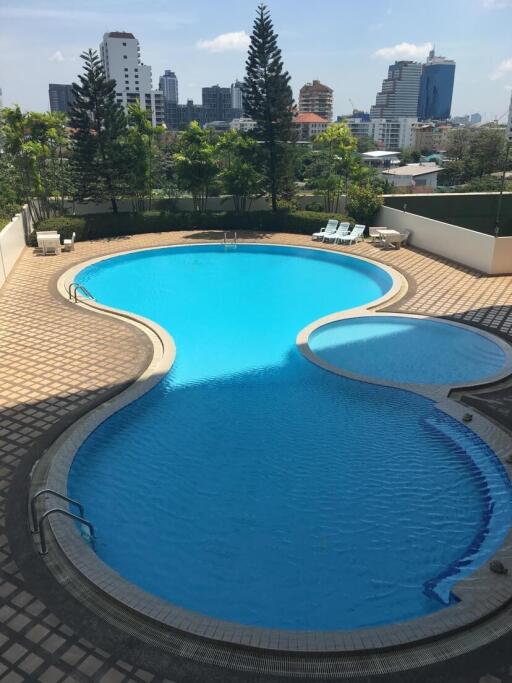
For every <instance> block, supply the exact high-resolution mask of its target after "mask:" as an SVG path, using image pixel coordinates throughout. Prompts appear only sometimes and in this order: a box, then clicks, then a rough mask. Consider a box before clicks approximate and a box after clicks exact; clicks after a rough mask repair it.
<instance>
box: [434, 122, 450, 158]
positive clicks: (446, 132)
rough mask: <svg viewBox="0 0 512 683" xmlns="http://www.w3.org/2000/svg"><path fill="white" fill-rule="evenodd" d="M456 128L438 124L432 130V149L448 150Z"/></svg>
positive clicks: (438, 150)
mask: <svg viewBox="0 0 512 683" xmlns="http://www.w3.org/2000/svg"><path fill="white" fill-rule="evenodd" d="M454 130H455V127H454V126H450V125H444V126H436V127H435V128H434V130H433V132H432V149H434V150H435V151H436V152H446V150H447V149H448V146H449V144H450V136H451V135H452V133H453V131H454Z"/></svg>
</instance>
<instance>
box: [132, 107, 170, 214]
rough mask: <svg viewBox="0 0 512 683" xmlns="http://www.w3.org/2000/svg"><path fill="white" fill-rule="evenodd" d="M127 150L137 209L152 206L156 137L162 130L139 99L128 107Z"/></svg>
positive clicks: (140, 209)
mask: <svg viewBox="0 0 512 683" xmlns="http://www.w3.org/2000/svg"><path fill="white" fill-rule="evenodd" d="M128 126H129V128H128V132H127V134H126V138H125V153H126V155H127V159H128V164H127V166H128V170H127V185H128V188H129V190H130V194H131V195H132V196H134V208H135V209H136V210H137V211H144V210H145V209H146V208H148V209H150V208H151V201H152V197H153V188H154V185H155V177H156V174H157V170H158V166H157V155H158V149H157V145H156V143H157V140H158V137H159V136H160V135H161V133H162V132H163V129H160V128H159V127H155V126H153V124H152V123H151V120H150V115H149V113H148V112H147V111H146V109H144V108H143V107H141V106H140V104H139V103H138V102H135V103H134V104H130V105H129V106H128Z"/></svg>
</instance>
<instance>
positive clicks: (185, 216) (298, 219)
mask: <svg viewBox="0 0 512 683" xmlns="http://www.w3.org/2000/svg"><path fill="white" fill-rule="evenodd" d="M329 218H337V219H338V220H340V221H341V220H350V219H349V218H347V217H346V216H342V215H339V214H338V215H336V214H334V215H333V214H327V213H320V212H317V211H294V212H291V211H290V212H289V211H278V212H277V213H272V212H271V211H250V212H248V213H245V214H243V215H239V214H236V213H234V212H232V211H219V212H211V213H203V214H200V213H194V212H177V213H163V212H161V213H160V212H157V211H146V212H144V213H118V214H112V213H89V214H84V215H83V216H59V217H57V218H48V219H46V220H44V221H41V222H40V223H39V224H38V226H37V228H36V229H37V230H57V231H58V232H59V233H60V235H61V237H63V238H70V237H71V235H72V233H73V232H76V241H77V242H82V241H84V240H94V239H101V238H108V237H121V236H123V235H140V234H143V233H148V232H170V231H173V230H257V231H261V232H293V233H297V234H302V235H307V234H311V233H312V232H314V231H315V230H319V229H320V228H323V227H324V226H325V224H326V223H327V221H328V220H329ZM352 222H353V221H352ZM30 243H31V244H32V246H35V245H36V243H37V240H36V235H35V233H32V235H31V238H30Z"/></svg>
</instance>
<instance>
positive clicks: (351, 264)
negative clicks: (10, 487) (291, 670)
mask: <svg viewBox="0 0 512 683" xmlns="http://www.w3.org/2000/svg"><path fill="white" fill-rule="evenodd" d="M79 280H80V281H81V282H83V283H84V284H86V285H87V287H88V288H89V289H90V290H91V291H92V292H93V293H94V294H95V296H96V297H97V299H98V300H99V301H101V302H102V303H105V304H107V305H110V306H114V307H117V308H122V309H126V310H130V311H133V312H135V313H138V314H141V315H144V316H146V317H148V318H151V319H153V320H155V321H156V322H158V323H159V324H161V325H162V326H164V327H165V328H167V329H168V330H169V331H170V332H171V333H172V334H173V336H174V338H175V341H176V345H177V357H176V361H175V364H174V366H173V368H172V369H171V371H170V372H169V374H168V375H167V376H166V378H165V379H164V380H163V381H162V382H161V383H160V384H159V385H158V386H157V387H155V388H154V389H153V390H152V391H151V392H149V393H148V394H146V395H145V396H143V397H142V398H141V399H139V400H137V401H136V402H134V403H133V404H131V405H129V406H128V407H126V408H124V409H123V410H122V411H120V412H119V413H117V414H115V415H113V416H112V417H110V418H109V419H108V420H107V421H106V422H104V423H103V424H102V425H101V426H100V427H99V428H98V429H97V430H96V431H95V432H94V433H93V434H92V435H91V436H90V437H89V438H88V439H87V440H86V441H85V442H84V444H83V445H82V447H81V448H80V450H79V451H78V453H77V456H76V457H75V460H74V462H73V466H72V470H71V472H70V477H69V494H70V495H71V496H72V497H74V498H78V499H80V500H81V501H82V503H84V505H85V507H86V510H87V514H88V517H89V518H90V519H91V521H92V522H93V523H94V524H95V527H96V533H97V537H98V538H97V543H96V552H97V553H98V555H99V557H100V558H101V559H103V560H104V561H105V562H106V563H107V564H109V565H110V566H111V567H112V568H113V569H114V570H115V571H117V572H119V573H120V574H121V575H122V576H123V577H125V578H126V579H127V580H128V581H131V582H132V583H134V584H136V585H138V586H140V587H142V588H144V589H145V590H147V591H150V592H152V593H154V594H155V595H158V596H160V597H162V598H164V599H166V600H168V601H170V602H172V603H173V604H176V605H179V606H181V607H184V608H186V609H188V610H193V611H196V612H198V613H200V614H204V615H207V616H210V617H214V618H218V619H225V620H229V621H234V622H237V623H241V624H248V625H257V626H266V627H270V628H281V629H283V628H284V629H297V630H301V629H306V630H326V629H353V628H358V627H364V626H375V625H380V624H389V623H394V622H398V621H403V620H406V619H409V618H413V617H417V616H421V615H425V614H429V613H432V612H434V611H436V610H438V609H441V608H442V607H443V606H444V605H445V604H447V603H449V602H450V599H451V595H450V590H451V586H452V585H453V583H454V581H456V580H458V579H460V578H461V577H462V576H464V575H467V574H468V573H469V572H471V571H472V570H473V569H474V568H475V567H476V566H478V565H479V564H481V563H482V562H483V561H484V559H485V558H486V557H489V556H490V555H492V554H493V553H494V551H495V550H496V549H497V547H498V546H499V545H500V544H501V542H502V540H503V538H504V536H505V534H506V532H507V530H508V528H509V526H510V521H511V495H510V486H509V483H508V478H507V476H506V473H505V472H504V470H503V468H502V467H501V465H500V463H499V461H498V460H497V459H496V458H495V456H494V455H493V454H492V452H491V451H490V449H489V448H488V446H486V445H485V444H484V443H483V442H482V441H481V440H480V439H479V438H478V437H477V436H475V435H474V434H473V433H472V432H470V431H469V430H468V429H466V428H465V427H464V426H462V425H461V424H460V423H458V422H457V421H455V420H453V419H452V418H450V417H448V416H447V415H445V414H444V413H442V412H441V411H439V410H438V409H436V407H435V405H434V404H433V402H432V401H430V400H428V399H426V398H423V397H422V396H418V395H414V394H410V393H409V392H406V391H402V390H397V389H392V388H389V387H382V386H375V385H371V384H367V383H363V382H357V381H353V380H350V379H347V378H343V377H340V376H337V375H334V374H332V373H329V372H326V371H324V370H322V369H320V368H318V367H316V366H315V365H313V364H311V363H309V362H308V361H307V360H306V359H305V358H304V357H303V356H302V355H301V354H300V353H299V351H298V350H297V347H296V345H295V338H296V336H297V332H298V331H299V330H300V329H302V328H303V327H304V326H305V325H307V324H308V323H310V322H311V321H312V320H315V319H317V318H319V317H322V316H324V315H328V314H329V313H333V312H335V311H339V310H342V309H346V308H350V307H353V306H358V305H362V304H365V303H367V302H369V301H372V300H375V299H377V298H378V297H380V296H382V295H383V294H384V293H385V292H386V291H388V290H389V288H390V287H391V278H390V277H389V275H388V274H387V273H386V272H384V271H383V270H381V269H380V268H378V267H376V266H374V265H372V264H369V263H366V262H364V261H360V260H357V259H353V258H351V257H348V256H341V255H339V254H332V253H329V254H327V253H325V252H321V251H319V250H306V249H296V248H288V247H286V248H285V247H260V246H248V245H247V246H238V248H237V249H236V250H235V249H225V248H224V247H222V246H221V247H219V246H197V247H187V248H181V247H180V248H174V249H163V250H154V251H146V252H140V253H134V254H129V255H125V256H120V257H116V258H113V259H109V260H107V261H103V262H101V263H99V264H95V265H93V266H91V267H88V268H86V269H85V270H83V271H82V272H81V273H80V276H79Z"/></svg>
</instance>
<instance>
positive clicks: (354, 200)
mask: <svg viewBox="0 0 512 683" xmlns="http://www.w3.org/2000/svg"><path fill="white" fill-rule="evenodd" d="M381 206H382V197H381V195H380V194H379V193H378V192H377V191H376V190H375V189H374V188H373V187H372V186H371V185H370V184H367V185H351V186H350V188H349V190H348V194H347V212H348V214H349V216H352V217H353V218H354V219H355V220H356V221H357V222H358V223H362V224H364V225H368V223H369V222H370V221H371V219H372V218H373V216H374V214H375V212H376V211H377V209H379V208H380V207H381Z"/></svg>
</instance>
